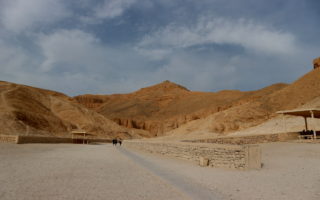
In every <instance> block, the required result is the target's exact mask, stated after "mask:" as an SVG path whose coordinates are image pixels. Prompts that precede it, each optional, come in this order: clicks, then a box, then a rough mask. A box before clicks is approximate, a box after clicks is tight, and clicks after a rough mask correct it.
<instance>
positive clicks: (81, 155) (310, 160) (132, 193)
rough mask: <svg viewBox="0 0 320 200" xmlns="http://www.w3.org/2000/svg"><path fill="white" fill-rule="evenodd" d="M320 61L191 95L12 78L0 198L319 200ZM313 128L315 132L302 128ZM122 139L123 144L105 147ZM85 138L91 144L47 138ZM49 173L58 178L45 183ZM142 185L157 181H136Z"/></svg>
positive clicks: (3, 117) (0, 120) (3, 101)
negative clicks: (288, 75)
mask: <svg viewBox="0 0 320 200" xmlns="http://www.w3.org/2000/svg"><path fill="white" fill-rule="evenodd" d="M314 62H315V63H314V69H313V70H311V71H310V72H309V73H307V74H305V75H303V76H302V77H300V78H299V79H298V80H296V81H294V82H293V83H290V84H285V83H276V84H273V85H271V86H268V87H265V88H262V89H260V90H256V91H245V92H244V91H239V90H223V91H218V92H199V91H190V90H188V89H187V88H185V87H183V86H181V85H178V84H176V83H173V82H170V81H164V82H162V83H159V84H156V85H153V86H150V87H146V88H142V89H140V90H138V91H136V92H133V93H129V94H112V95H97V94H85V95H79V96H75V97H70V96H67V95H65V94H62V93H60V92H56V91H50V90H45V89H40V88H35V87H30V86H26V85H20V84H16V83H10V82H5V81H2V82H0V92H1V93H0V94H1V98H0V109H1V110H0V124H1V129H0V141H1V142H2V144H0V149H1V151H0V158H1V159H2V162H1V163H0V169H1V173H0V180H1V181H2V183H5V187H2V189H0V197H2V198H1V199H21V198H23V199H43V198H45V199H73V198H74V199H101V197H102V196H107V195H109V196H110V199H115V198H118V197H119V196H120V197H121V198H120V199H163V198H165V199H290V200H291V199H314V200H316V199H319V198H320V190H319V187H318V185H319V180H320V179H319V177H320V174H319V172H320V171H319V170H318V166H319V164H320V159H319V155H320V146H319V145H320V143H319V141H318V139H317V138H318V136H315V137H314V134H316V133H317V132H319V130H320V123H319V119H317V118H318V117H319V113H318V112H319V110H320V68H318V67H316V66H317V65H316V64H317V60H315V61H314ZM305 110H306V111H305ZM277 111H282V113H286V112H288V113H289V115H284V114H282V115H280V114H279V112H278V113H277ZM290 112H291V114H290ZM309 112H311V113H313V114H312V115H314V116H312V118H310V117H311V115H310V113H309ZM306 113H307V114H306ZM294 115H297V116H294ZM299 115H300V117H299ZM309 115H310V116H309ZM313 117H315V118H313ZM304 119H305V120H304ZM306 129H308V130H307V131H309V133H310V134H309V135H303V134H302V133H303V130H304V131H305V130H306ZM310 130H311V132H310ZM75 131H76V132H77V131H78V132H77V133H84V135H81V134H80V135H73V133H74V132H75ZM85 134H87V138H86V136H85ZM301 134H302V135H301ZM309 136H310V137H309ZM112 139H117V140H122V141H123V145H122V146H118V147H113V148H112V146H111V144H107V145H106V143H109V142H111V140H112ZM79 140H80V143H82V141H83V145H79V144H78V145H76V144H60V145H59V144H44V143H79ZM10 143H11V144H10ZM12 143H18V144H23V145H22V146H20V145H19V146H15V145H17V144H12ZM39 143H42V144H39ZM84 143H88V144H93V146H91V145H86V144H84ZM94 144H105V145H101V146H100V145H94ZM73 145H74V146H73ZM20 156H22V157H20ZM105 156H107V157H105ZM104 157H105V158H104ZM56 158H58V160H59V161H58V160H57V159H56ZM175 158H176V159H177V160H176V159H175ZM57 161H58V162H57ZM37 162H39V163H40V165H39V164H36V163H37ZM41 163H42V164H41ZM45 163H51V164H50V165H48V164H45ZM89 163H90V168H91V170H89V171H88V167H89V166H87V165H88V164H89ZM121 163H122V164H121ZM74 165H77V170H75V168H74V167H75V166H74ZM102 165H104V166H103V167H102ZM136 165H138V166H136ZM199 165H200V166H202V167H199ZM98 166H101V167H100V168H97V167H98ZM206 166H210V167H209V168H203V167H206ZM33 168H38V170H37V171H36V172H35V171H34V170H33ZM129 168H130V169H129ZM116 169H118V170H116ZM145 169H147V171H148V173H146V171H145ZM26 170H27V171H28V173H29V175H28V176H26V175H24V171H26ZM114 170H116V171H114ZM131 170H133V171H134V173H130V171H131ZM50 171H51V172H50ZM61 172H63V173H65V175H66V178H67V177H69V178H68V181H67V180H65V179H63V178H62V175H61ZM17 173H18V174H17ZM92 173H93V174H92ZM117 173H119V174H118V175H119V176H120V177H121V178H120V179H119V177H116V176H117V175H116V174H117ZM11 174H15V175H13V177H14V178H13V179H12V180H13V182H12V181H11V178H10V176H11ZM75 176H78V177H81V178H80V179H74V178H73V177H75ZM99 177H100V178H99ZM101 177H103V178H101ZM159 178H160V179H159ZM234 178H236V179H237V181H236V182H234ZM111 179H116V180H118V181H112V182H110V181H108V180H111ZM42 180H45V181H47V183H46V184H41V185H39V184H38V183H39V182H41V181H42ZM125 180H127V182H126V183H124V182H123V181H125ZM25 181H27V182H29V181H31V182H30V183H32V186H31V185H25V186H23V184H24V182H25ZM134 182H140V184H143V185H144V184H148V188H141V187H139V186H138V185H136V186H135V187H134V188H133V185H135V184H134ZM239 183H241V184H239ZM56 184H59V186H56ZM70 184H75V185H77V187H76V188H82V189H81V190H83V191H86V192H85V193H86V196H83V194H82V193H78V194H79V195H80V196H79V195H78V194H77V192H76V190H75V188H74V189H71V190H69V189H68V187H69V186H70ZM83 184H84V185H86V184H92V185H93V187H91V188H86V189H84V188H83V186H82V185H83ZM199 184H200V185H199ZM301 184H302V185H301ZM101 187H102V188H101ZM104 187H107V188H108V189H106V190H105V189H103V188H104ZM39 188H41V190H42V192H40V193H38V192H36V190H37V189H39ZM9 191H11V192H9ZM148 191H149V192H148ZM169 191H170V192H169ZM168 192H169V193H168ZM123 193H125V194H126V195H123ZM48 195H52V196H51V197H49V196H48ZM24 197H25V198H24Z"/></svg>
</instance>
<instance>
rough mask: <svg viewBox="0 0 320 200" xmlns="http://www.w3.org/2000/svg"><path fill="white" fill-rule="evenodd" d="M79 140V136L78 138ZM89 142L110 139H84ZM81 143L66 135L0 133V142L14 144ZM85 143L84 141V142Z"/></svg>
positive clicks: (109, 141)
mask: <svg viewBox="0 0 320 200" xmlns="http://www.w3.org/2000/svg"><path fill="white" fill-rule="evenodd" d="M78 140H81V141H82V139H81V138H78ZM87 140H88V142H89V143H111V140H110V139H99V138H95V139H86V141H87ZM74 142H78V143H82V142H79V141H77V138H74V139H72V138H67V137H50V136H23V135H19V136H17V135H0V143H16V144H27V143H74ZM85 143H86V142H85Z"/></svg>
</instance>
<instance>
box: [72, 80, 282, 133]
mask: <svg viewBox="0 0 320 200" xmlns="http://www.w3.org/2000/svg"><path fill="white" fill-rule="evenodd" d="M285 87H286V84H275V85H272V86H269V87H266V88H263V89H261V90H257V91H251V92H241V91H238V90H224V91H220V92H195V91H189V90H188V89H186V88H185V87H183V86H180V85H178V84H175V83H172V82H170V81H164V82H162V83H160V84H157V85H154V86H151V87H146V88H142V89H140V90H138V91H136V92H133V93H130V94H115V95H81V96H77V97H75V98H74V99H75V100H76V101H78V102H79V103H81V104H83V105H85V106H86V107H88V108H91V109H93V110H95V111H97V112H98V113H100V114H102V115H104V116H105V117H107V118H109V119H112V120H113V121H115V122H117V123H118V124H119V125H122V126H125V127H128V128H136V129H143V130H147V131H149V132H150V134H151V136H157V135H163V134H164V133H165V132H167V131H170V130H172V129H176V128H178V127H180V126H181V125H183V124H185V123H187V122H189V121H192V120H196V119H201V118H205V117H207V116H209V115H211V114H213V113H221V112H222V111H224V110H227V109H230V108H232V107H235V106H238V105H242V104H245V103H247V102H252V101H254V100H255V99H259V98H261V97H263V96H266V95H269V94H271V93H273V92H275V91H278V90H281V89H283V88H285Z"/></svg>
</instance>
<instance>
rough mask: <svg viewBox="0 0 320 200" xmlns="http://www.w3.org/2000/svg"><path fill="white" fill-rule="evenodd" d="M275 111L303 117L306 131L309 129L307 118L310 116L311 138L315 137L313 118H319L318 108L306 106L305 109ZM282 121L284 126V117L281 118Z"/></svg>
mask: <svg viewBox="0 0 320 200" xmlns="http://www.w3.org/2000/svg"><path fill="white" fill-rule="evenodd" d="M277 113H278V114H282V115H283V116H284V115H293V116H300V117H303V118H304V123H305V128H306V129H305V130H306V131H308V130H309V126H308V120H307V118H311V119H312V123H313V124H312V125H313V126H312V127H311V129H310V130H312V132H313V139H316V138H317V131H316V130H315V124H314V123H315V122H314V119H315V118H320V109H318V108H306V109H296V110H283V111H278V112H277ZM283 123H284V127H286V122H285V120H284V118H283ZM285 129H286V128H285Z"/></svg>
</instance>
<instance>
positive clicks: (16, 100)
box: [0, 81, 144, 138]
mask: <svg viewBox="0 0 320 200" xmlns="http://www.w3.org/2000/svg"><path fill="white" fill-rule="evenodd" d="M0 127H1V129H0V134H6V135H28V134H29V135H52V136H70V131H71V130H72V129H83V130H86V131H88V132H90V133H94V134H97V135H99V136H100V137H104V138H113V137H115V136H121V137H123V138H132V137H134V138H137V137H140V136H139V134H142V135H143V134H144V133H143V131H141V130H129V129H127V128H124V127H121V126H119V125H117V124H116V123H114V122H112V121H110V120H109V119H107V118H105V117H104V116H102V115H100V114H98V113H96V112H94V111H92V110H90V109H87V108H86V107H84V106H82V105H80V104H78V103H77V102H75V101H74V100H73V99H72V98H70V97H68V96H66V95H64V94H62V93H58V92H54V91H48V90H43V89H39V88H34V87H29V86H24V85H18V84H14V83H8V82H3V81H0Z"/></svg>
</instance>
